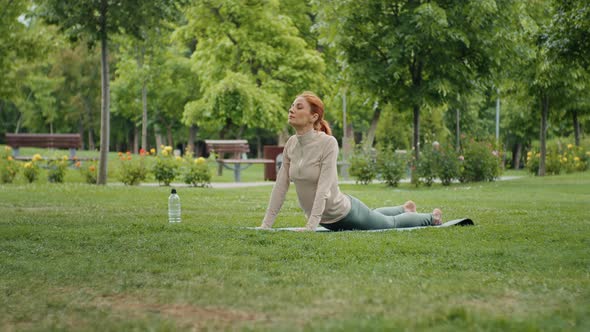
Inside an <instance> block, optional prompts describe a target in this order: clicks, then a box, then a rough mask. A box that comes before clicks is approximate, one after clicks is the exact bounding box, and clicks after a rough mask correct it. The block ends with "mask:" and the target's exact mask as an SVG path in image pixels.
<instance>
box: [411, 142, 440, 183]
mask: <svg viewBox="0 0 590 332" xmlns="http://www.w3.org/2000/svg"><path fill="white" fill-rule="evenodd" d="M435 153H438V152H435V151H433V149H432V147H431V146H428V145H427V146H426V147H424V148H422V154H421V155H420V160H419V161H418V163H417V167H416V174H417V176H418V179H417V181H416V185H418V184H420V183H424V184H426V185H427V186H429V187H430V186H432V184H433V183H434V179H435V178H436V169H437V163H436V161H437V160H436V159H437V158H436V155H435Z"/></svg>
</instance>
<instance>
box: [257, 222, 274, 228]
mask: <svg viewBox="0 0 590 332" xmlns="http://www.w3.org/2000/svg"><path fill="white" fill-rule="evenodd" d="M258 228H261V229H271V228H272V227H270V226H266V225H265V224H264V223H262V224H261V225H260V226H259V227H258Z"/></svg>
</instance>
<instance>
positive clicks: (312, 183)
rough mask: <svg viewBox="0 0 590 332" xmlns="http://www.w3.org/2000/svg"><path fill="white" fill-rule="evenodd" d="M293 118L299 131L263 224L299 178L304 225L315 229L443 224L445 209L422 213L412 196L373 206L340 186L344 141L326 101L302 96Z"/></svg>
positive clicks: (287, 153) (286, 149)
mask: <svg viewBox="0 0 590 332" xmlns="http://www.w3.org/2000/svg"><path fill="white" fill-rule="evenodd" d="M288 121H289V124H290V125H291V126H292V127H293V128H295V130H296V132H297V134H295V135H292V136H291V137H289V139H288V140H287V143H285V147H284V148H283V164H282V166H281V168H280V170H279V173H278V175H277V180H276V182H275V185H274V187H273V189H272V193H271V196H270V201H269V204H268V209H267V210H266V214H265V216H264V220H263V221H262V225H261V226H260V227H261V228H271V227H272V225H273V223H274V221H275V219H276V217H277V214H278V213H279V210H280V209H281V206H282V205H283V202H284V200H285V196H286V194H287V190H288V189H289V184H290V182H291V180H293V183H295V189H296V191H297V197H298V199H299V205H300V206H301V208H302V209H303V211H304V212H305V216H306V217H307V224H306V227H305V228H300V229H298V230H301V231H304V230H309V231H314V230H315V229H316V227H317V226H318V225H321V226H323V227H325V228H328V229H330V230H334V231H339V230H352V229H386V228H400V227H414V226H428V225H439V224H441V223H442V212H441V211H440V209H434V211H433V212H432V213H416V205H415V204H414V202H412V201H408V202H406V203H405V204H404V205H402V206H395V207H383V208H377V209H374V210H371V209H369V208H368V207H367V206H366V205H365V204H364V203H363V202H361V201H360V200H358V199H357V198H356V197H354V196H351V195H348V194H344V193H342V192H341V191H340V188H339V187H338V172H337V168H336V161H337V159H338V142H337V141H336V138H334V136H332V131H331V129H330V126H329V125H328V123H327V122H326V120H324V104H323V103H322V101H321V100H320V98H319V97H318V96H316V95H315V94H313V93H312V92H304V93H302V94H301V95H299V96H297V98H296V99H295V101H294V102H293V104H292V105H291V108H289V120H288Z"/></svg>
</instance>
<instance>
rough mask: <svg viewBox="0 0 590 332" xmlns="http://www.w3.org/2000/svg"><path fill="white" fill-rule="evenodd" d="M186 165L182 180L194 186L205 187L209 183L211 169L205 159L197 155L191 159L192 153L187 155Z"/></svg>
mask: <svg viewBox="0 0 590 332" xmlns="http://www.w3.org/2000/svg"><path fill="white" fill-rule="evenodd" d="M187 159H188V166H187V169H186V170H185V172H184V182H185V183H186V184H191V185H193V186H195V187H206V186H210V185H211V170H210V169H209V164H208V163H207V159H205V158H203V157H199V158H197V159H195V160H194V161H193V160H192V154H190V155H188V157H187Z"/></svg>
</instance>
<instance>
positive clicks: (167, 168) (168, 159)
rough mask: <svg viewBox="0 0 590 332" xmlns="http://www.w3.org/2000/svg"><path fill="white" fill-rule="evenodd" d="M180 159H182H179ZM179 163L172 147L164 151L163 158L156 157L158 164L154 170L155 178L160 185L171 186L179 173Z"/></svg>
mask: <svg viewBox="0 0 590 332" xmlns="http://www.w3.org/2000/svg"><path fill="white" fill-rule="evenodd" d="M178 158H179V159H180V157H178ZM178 166H179V165H178V162H177V160H176V158H174V156H173V155H172V147H171V146H166V147H164V149H162V156H157V157H156V163H155V164H154V166H153V168H152V172H153V173H154V177H155V178H156V180H157V181H158V183H160V184H162V183H164V185H165V186H169V185H170V183H171V182H172V181H174V178H176V175H177V173H178Z"/></svg>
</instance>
